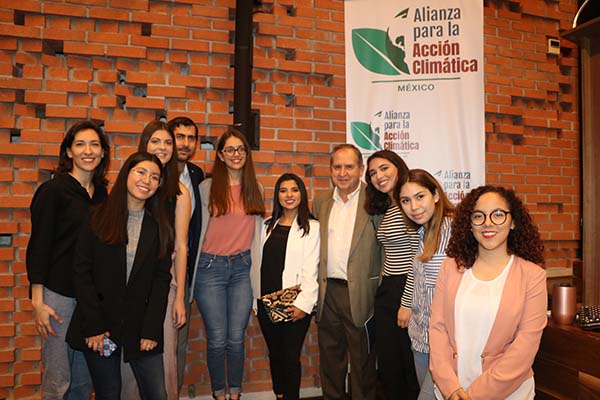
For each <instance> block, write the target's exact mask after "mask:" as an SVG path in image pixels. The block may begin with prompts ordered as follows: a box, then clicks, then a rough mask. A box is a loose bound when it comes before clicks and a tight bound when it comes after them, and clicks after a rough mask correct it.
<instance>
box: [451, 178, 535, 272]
mask: <svg viewBox="0 0 600 400" xmlns="http://www.w3.org/2000/svg"><path fill="white" fill-rule="evenodd" d="M485 193H497V194H498V195H499V196H500V197H502V198H503V199H504V200H506V202H507V203H508V208H509V211H510V215H511V217H512V220H513V223H514V229H511V230H510V233H509V234H508V240H507V250H508V254H515V255H517V256H519V257H521V258H524V259H525V260H528V261H531V262H533V263H535V264H538V265H540V266H541V265H543V264H544V254H543V253H544V244H543V243H542V239H541V238H540V232H539V230H538V227H537V225H535V224H534V223H533V219H532V218H531V215H529V211H528V210H527V208H526V207H525V205H524V204H523V202H522V201H521V199H520V198H519V197H517V195H516V194H515V192H514V190H512V189H507V188H503V187H501V186H490V185H487V186H480V187H478V188H476V189H473V190H472V191H471V192H469V194H467V195H466V196H465V198H464V199H463V200H462V201H461V202H460V204H459V205H458V207H457V209H456V213H455V215H454V220H453V221H452V235H451V236H450V241H449V242H448V248H447V249H446V254H447V255H448V257H453V258H454V259H455V260H456V264H457V265H458V267H459V268H471V267H472V266H473V264H474V263H475V260H476V259H477V256H478V255H479V245H478V243H477V240H476V239H475V237H474V236H473V232H471V213H472V212H473V210H474V209H475V203H477V200H479V198H480V197H481V196H482V195H483V194H485Z"/></svg>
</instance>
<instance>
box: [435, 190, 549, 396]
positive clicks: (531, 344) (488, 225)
mask: <svg viewBox="0 0 600 400" xmlns="http://www.w3.org/2000/svg"><path fill="white" fill-rule="evenodd" d="M446 252H447V254H448V257H449V258H447V259H446V260H445V261H444V263H443V264H442V268H441V269H440V272H439V276H438V280H437V284H436V287H435V294H434V296H433V304H432V306H431V319H430V322H429V342H430V369H431V375H432V376H433V381H434V382H435V384H436V386H437V389H439V390H436V397H437V398H439V399H441V398H443V399H450V400H456V399H472V400H477V399H486V400H493V399H511V400H516V399H533V398H534V395H535V386H534V381H533V371H532V369H531V366H532V364H533V360H534V358H535V354H536V353H537V350H538V347H539V344H540V339H541V336H542V331H543V329H544V327H545V326H546V320H547V317H546V308H547V295H546V274H545V271H544V270H543V269H542V268H540V266H539V265H541V264H542V263H543V261H544V259H543V255H542V253H543V245H542V242H541V239H540V235H539V232H538V229H537V227H536V225H534V223H533V221H532V219H531V216H530V215H529V212H528V211H527V209H526V208H525V206H524V205H523V203H522V202H521V200H520V199H519V198H518V197H517V196H516V195H515V193H514V191H512V190H510V189H505V188H502V187H494V186H482V187H479V188H477V189H475V190H473V191H472V192H470V193H469V194H468V195H467V196H466V197H465V198H464V200H463V201H462V202H461V204H460V205H459V206H458V209H457V212H456V216H455V218H454V221H453V223H452V236H451V238H450V242H449V244H448V248H447V251H446Z"/></svg>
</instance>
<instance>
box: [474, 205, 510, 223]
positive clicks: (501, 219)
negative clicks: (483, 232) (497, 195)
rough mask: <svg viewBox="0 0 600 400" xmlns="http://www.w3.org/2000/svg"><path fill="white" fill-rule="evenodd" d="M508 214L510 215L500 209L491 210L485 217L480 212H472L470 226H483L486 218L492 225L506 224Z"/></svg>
mask: <svg viewBox="0 0 600 400" xmlns="http://www.w3.org/2000/svg"><path fill="white" fill-rule="evenodd" d="M508 214H510V211H505V210H502V209H500V208H497V209H495V210H493V211H492V212H490V213H489V214H487V215H486V214H485V213H484V212H482V211H473V212H472V213H471V224H473V225H475V226H479V225H483V224H485V220H486V219H487V217H490V221H492V224H494V225H502V224H503V223H505V222H506V218H507V216H508Z"/></svg>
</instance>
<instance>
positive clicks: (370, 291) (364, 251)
mask: <svg viewBox="0 0 600 400" xmlns="http://www.w3.org/2000/svg"><path fill="white" fill-rule="evenodd" d="M330 167H331V179H332V181H333V184H334V186H335V188H334V189H333V191H328V192H326V193H324V194H323V195H321V196H319V197H318V198H317V199H316V200H315V202H314V212H315V215H316V217H317V219H318V220H319V222H320V229H321V258H320V263H319V301H318V308H317V326H318V335H319V354H320V358H321V386H322V388H323V398H324V399H325V400H338V399H345V379H346V375H347V371H348V354H350V365H351V379H350V382H351V387H350V389H351V394H352V398H353V399H361V400H374V399H375V387H376V372H375V353H374V352H373V351H371V346H370V344H371V343H369V334H368V332H367V328H366V326H367V322H369V320H370V319H371V318H372V316H373V306H374V301H375V291H376V289H377V285H378V283H379V274H380V270H381V248H380V247H379V245H378V244H377V238H376V223H375V220H374V218H375V217H373V216H370V215H368V214H367V213H366V211H365V209H364V203H365V185H364V184H363V183H361V181H360V177H361V176H362V174H363V172H364V165H363V160H362V154H361V153H360V151H359V150H358V149H357V148H356V147H355V146H353V145H351V144H341V145H338V146H336V147H335V148H334V149H333V152H332V154H331V161H330ZM369 326H370V324H369Z"/></svg>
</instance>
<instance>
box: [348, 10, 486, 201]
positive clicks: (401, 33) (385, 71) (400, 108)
mask: <svg viewBox="0 0 600 400" xmlns="http://www.w3.org/2000/svg"><path fill="white" fill-rule="evenodd" d="M344 4H345V28H346V29H345V32H346V33H345V42H346V115H347V141H348V143H353V144H355V145H357V146H358V147H359V148H360V149H361V151H362V152H363V154H364V155H365V156H369V155H370V154H371V153H373V152H374V151H376V150H379V149H389V150H393V151H395V152H397V153H398V154H399V155H400V156H401V157H402V158H403V159H404V161H405V162H406V163H407V164H408V166H409V168H423V169H426V170H428V171H429V172H430V173H432V174H433V175H434V176H435V177H436V178H437V179H438V180H439V181H440V183H442V185H443V187H444V189H445V191H446V193H447V194H448V196H449V198H450V199H451V200H452V201H453V202H458V201H460V199H462V197H464V195H465V194H466V193H467V192H468V191H469V190H470V189H472V188H474V187H477V186H479V185H482V184H484V181H485V130H484V129H485V126H484V124H485V121H484V85H483V2H481V1H473V0H443V1H441V0H438V1H433V0H420V1H419V0H403V1H384V0H347V1H345V2H344Z"/></svg>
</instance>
